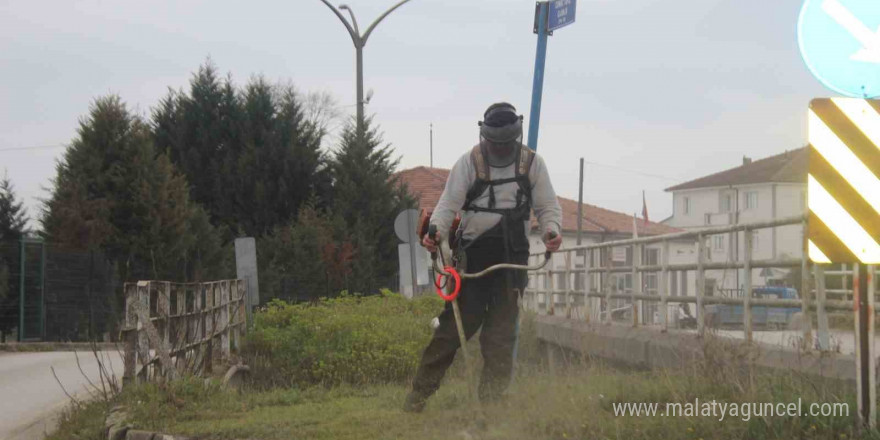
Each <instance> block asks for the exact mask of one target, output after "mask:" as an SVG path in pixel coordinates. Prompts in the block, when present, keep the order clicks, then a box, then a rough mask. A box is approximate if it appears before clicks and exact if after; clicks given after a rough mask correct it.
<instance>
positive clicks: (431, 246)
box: [422, 234, 437, 253]
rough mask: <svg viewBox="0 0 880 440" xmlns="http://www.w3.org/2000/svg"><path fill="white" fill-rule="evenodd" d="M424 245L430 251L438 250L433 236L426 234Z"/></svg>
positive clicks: (423, 240) (423, 238)
mask: <svg viewBox="0 0 880 440" xmlns="http://www.w3.org/2000/svg"><path fill="white" fill-rule="evenodd" d="M422 247H424V248H425V249H427V250H428V252H432V253H433V252H437V243H436V242H435V241H434V240H431V236H429V235H428V234H425V236H424V237H422Z"/></svg>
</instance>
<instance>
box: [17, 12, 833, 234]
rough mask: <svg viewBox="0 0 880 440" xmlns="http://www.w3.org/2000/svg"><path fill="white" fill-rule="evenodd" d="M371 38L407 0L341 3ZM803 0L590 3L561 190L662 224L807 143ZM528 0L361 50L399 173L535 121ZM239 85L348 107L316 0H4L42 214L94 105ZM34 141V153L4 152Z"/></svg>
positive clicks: (813, 92)
mask: <svg viewBox="0 0 880 440" xmlns="http://www.w3.org/2000/svg"><path fill="white" fill-rule="evenodd" d="M346 1H348V4H349V5H350V6H351V7H352V9H353V10H354V12H355V14H356V17H357V18H358V20H359V24H360V26H361V28H362V29H366V28H367V26H368V25H369V23H371V22H372V21H373V20H374V19H375V18H376V17H378V16H379V15H380V14H381V13H382V12H383V11H384V10H385V9H387V8H388V7H390V6H391V5H393V4H394V3H395V1H393V0H346ZM801 3H802V2H801V1H800V0H774V1H766V0H578V5H577V19H576V22H575V23H574V24H573V25H571V26H569V27H566V28H563V29H560V30H558V31H557V32H556V33H555V35H553V36H552V37H550V39H549V40H550V41H549V45H548V55H547V70H546V76H545V83H544V100H543V107H542V113H541V129H540V138H539V143H538V152H539V153H540V154H541V155H543V156H544V158H545V159H546V161H547V163H548V166H549V168H550V170H551V172H552V173H553V183H554V186H555V187H556V191H557V193H559V194H560V195H562V196H565V197H570V198H573V199H577V183H578V160H577V159H578V158H579V157H584V158H585V160H586V161H587V166H586V178H585V189H584V199H585V201H586V202H588V203H592V204H596V205H599V206H602V207H605V208H609V209H614V210H617V211H622V212H627V213H633V212H639V213H640V212H641V192H642V190H645V191H646V193H647V199H648V209H649V216H650V218H651V219H652V220H661V219H663V218H665V217H667V216H668V215H670V214H671V212H672V206H671V196H670V195H669V194H668V193H665V192H664V191H663V190H664V188H667V187H669V186H672V185H674V184H676V183H680V182H682V181H685V180H690V179H693V178H696V177H700V176H703V175H706V174H709V173H712V172H716V171H720V170H723V169H727V168H730V167H733V166H737V165H738V164H740V163H741V162H742V156H744V155H745V156H749V157H752V158H761V157H764V156H768V155H772V154H776V153H780V152H783V151H785V150H790V149H794V148H798V147H800V146H802V145H804V143H805V139H806V111H807V110H806V109H807V105H808V103H809V101H810V99H812V98H813V97H817V96H828V95H829V94H830V92H828V91H826V90H825V89H823V88H822V87H821V86H820V85H819V83H818V82H817V81H816V80H814V79H813V78H812V77H811V76H810V74H809V72H808V70H807V68H806V67H805V66H804V64H803V62H802V61H801V58H800V55H799V53H798V47H797V38H796V22H797V15H798V11H799V9H800V6H801ZM533 16H534V2H533V1H525V0H479V1H474V0H442V1H441V0H412V1H411V2H409V3H407V4H406V5H404V6H402V7H401V8H400V9H398V10H397V11H395V12H394V13H392V14H391V15H390V16H389V17H388V18H386V19H385V20H384V21H383V22H382V23H381V24H380V25H379V26H378V27H377V28H376V30H375V31H374V32H373V34H372V35H371V37H370V40H369V41H368V43H367V46H366V49H365V54H364V58H365V69H364V70H365V73H364V76H365V89H367V90H369V89H372V90H373V91H374V96H373V99H372V101H371V102H370V104H369V105H368V107H367V112H368V114H372V115H375V120H376V121H377V122H378V123H379V124H380V125H381V128H382V130H383V131H384V134H385V140H386V141H388V142H390V143H392V144H393V146H394V148H395V149H396V152H397V154H398V155H399V156H400V157H401V168H410V167H414V166H419V165H428V162H429V155H428V146H429V145H428V142H429V131H428V128H429V124H431V123H433V124H434V165H435V166H437V167H444V168H449V167H451V166H452V164H453V163H454V162H455V160H456V159H457V158H458V157H459V156H460V155H461V154H462V153H464V152H465V151H466V150H467V149H468V148H469V147H470V146H471V145H473V144H474V143H475V142H476V140H477V124H476V122H477V120H479V119H480V117H481V115H482V112H483V110H484V109H485V108H486V107H487V106H488V105H489V104H490V103H492V102H495V101H499V100H507V101H510V102H512V103H513V104H514V105H516V106H517V108H518V109H519V110H520V111H521V112H522V113H524V114H525V117H526V121H527V123H528V119H529V101H530V98H531V89H532V75H533V70H534V57H535V43H536V36H535V35H534V34H533V33H532V23H533V19H534V17H533ZM209 56H210V58H211V59H212V60H213V62H214V63H215V65H216V66H217V67H218V69H219V70H220V71H221V72H222V73H224V74H225V73H231V75H232V77H233V79H234V81H235V82H236V83H237V84H239V85H243V84H245V83H246V82H247V80H248V79H249V78H250V77H251V76H252V75H254V74H263V75H264V76H266V77H267V78H268V79H270V80H273V81H277V80H280V81H290V82H292V83H294V84H295V86H296V87H297V88H298V89H299V90H300V91H303V92H308V91H326V92H329V93H330V94H332V95H333V96H334V97H335V98H336V99H337V100H338V101H339V102H340V105H343V106H346V107H345V108H344V110H345V111H346V112H348V113H351V114H353V113H354V105H353V104H354V101H355V96H354V95H355V88H354V86H355V68H354V60H355V52H354V48H353V46H352V42H351V39H350V38H349V36H348V34H347V32H346V31H345V29H344V28H343V26H342V24H341V23H340V22H339V20H338V19H337V18H336V16H335V15H333V13H332V12H331V11H330V10H329V9H328V8H327V7H326V6H325V5H324V4H323V3H321V2H320V1H319V0H288V1H270V0H256V1H250V2H244V1H218V0H214V1H196V0H187V1H181V0H175V1H171V0H167V1H165V0H150V1H137V2H135V1H39V0H35V1H23V0H22V1H8V0H3V1H2V2H0V101H2V103H3V104H2V107H0V150H6V151H0V172H2V171H3V169H6V170H7V171H8V173H9V176H10V177H11V179H12V180H13V182H14V184H15V185H16V188H17V190H18V192H19V195H20V196H22V197H23V198H24V199H25V201H26V203H27V205H28V207H29V209H30V211H31V213H32V214H35V210H36V207H37V206H39V202H38V201H37V199H38V198H39V197H45V196H46V194H47V193H46V191H45V190H44V188H46V187H48V186H49V184H50V179H51V178H52V176H53V175H54V173H55V163H56V161H57V160H58V159H59V158H60V157H61V155H62V153H63V151H64V149H63V147H61V148H57V147H56V148H41V149H40V148H28V147H43V146H48V147H52V146H59V145H65V144H67V143H69V142H70V140H71V139H72V138H73V137H74V136H75V135H76V132H75V131H76V128H77V124H78V119H79V118H80V117H82V116H83V115H85V114H86V113H87V111H88V107H89V104H90V103H91V102H92V100H93V99H94V98H95V97H98V96H101V95H105V94H110V93H115V94H119V95H120V96H121V97H122V98H123V100H125V101H126V102H127V103H128V105H129V106H130V108H133V109H136V111H137V112H139V113H141V114H144V115H149V113H150V110H151V108H152V107H153V106H155V105H156V103H157V102H158V100H159V99H160V98H161V97H163V96H164V95H165V94H166V93H167V89H168V88H169V87H171V88H174V89H179V88H187V87H188V82H189V79H190V78H191V76H192V74H193V72H195V71H196V70H197V69H198V67H199V65H201V64H202V63H204V61H205V60H206V58H207V57H209ZM18 148H27V149H22V150H11V151H10V150H8V149H18Z"/></svg>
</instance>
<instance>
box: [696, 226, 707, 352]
mask: <svg viewBox="0 0 880 440" xmlns="http://www.w3.org/2000/svg"><path fill="white" fill-rule="evenodd" d="M704 242H705V237H703V234H699V235H697V244H696V246H697V334H698V335H699V336H700V337H702V336H703V335H704V333H705V331H706V326H705V324H706V310H705V309H704V307H703V295H704V294H705V293H706V292H705V289H706V270H705V269H704V268H703V267H704V265H705V264H706V246H705V243H704Z"/></svg>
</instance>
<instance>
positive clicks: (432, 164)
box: [431, 122, 434, 168]
mask: <svg viewBox="0 0 880 440" xmlns="http://www.w3.org/2000/svg"><path fill="white" fill-rule="evenodd" d="M431 168H434V123H433V122H432V123H431Z"/></svg>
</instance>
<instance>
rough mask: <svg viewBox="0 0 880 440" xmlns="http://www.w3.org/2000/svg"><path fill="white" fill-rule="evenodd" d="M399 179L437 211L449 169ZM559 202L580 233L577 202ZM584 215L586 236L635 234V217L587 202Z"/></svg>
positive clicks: (657, 230)
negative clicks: (633, 232) (435, 207)
mask: <svg viewBox="0 0 880 440" xmlns="http://www.w3.org/2000/svg"><path fill="white" fill-rule="evenodd" d="M397 177H398V179H399V181H400V182H402V183H405V184H406V185H407V188H408V189H409V192H410V194H412V195H413V197H415V198H416V200H417V201H418V203H419V208H424V207H431V208H433V207H434V206H436V205H437V202H438V201H439V200H440V195H441V194H443V189H444V187H445V186H446V179H447V178H448V177H449V170H446V169H442V168H428V167H416V168H411V169H408V170H403V171H401V172H399V173H397ZM558 199H559V206H560V207H561V208H562V230H563V231H566V232H576V231H577V210H578V209H577V208H578V206H577V205H578V204H577V201H575V200H570V199H566V198H563V197H559V198H558ZM583 215H584V217H583V218H584V221H583V231H584V232H586V233H611V234H627V235H629V234H632V228H633V218H632V216H631V215H628V214H623V213H620V212H616V211H611V210H609V209H604V208H600V207H598V206H593V205H589V204H586V203H584V205H583ZM637 223H638V232H639V235H659V234H668V233H672V232H679V231H680V229H676V228H673V227H671V226H667V225H664V224H660V223H653V222H648V223H647V224H645V222H644V221H642V220H638V221H637ZM532 226H533V227H536V226H537V225H536V223H535V220H534V219H532Z"/></svg>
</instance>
